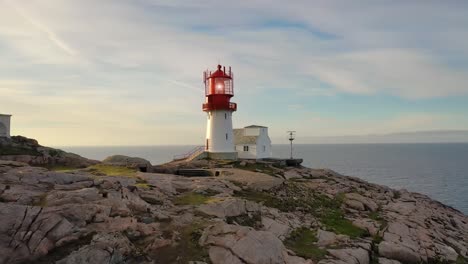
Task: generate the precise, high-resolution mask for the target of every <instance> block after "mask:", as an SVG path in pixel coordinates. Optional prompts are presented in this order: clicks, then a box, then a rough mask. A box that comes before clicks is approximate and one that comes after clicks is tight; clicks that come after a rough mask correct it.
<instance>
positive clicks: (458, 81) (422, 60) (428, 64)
mask: <svg viewBox="0 0 468 264" xmlns="http://www.w3.org/2000/svg"><path fill="white" fill-rule="evenodd" d="M309 69H310V72H311V74H315V75H317V76H318V78H319V79H321V80H322V81H323V82H326V83H329V84H332V85H333V86H334V87H335V88H336V89H338V90H341V91H345V92H349V93H357V94H371V93H383V94H391V95H396V96H401V97H406V98H411V99H418V98H432V97H441V96H456V95H462V94H466V93H468V88H467V86H466V84H467V83H468V75H466V74H465V72H464V71H463V70H461V69H457V68H453V69H450V68H448V67H446V66H444V65H441V64H440V63H437V62H436V61H434V60H433V59H432V58H431V57H429V56H427V55H425V54H422V53H420V52H419V51H413V50H402V49H380V50H369V51H362V52H350V53H346V54H340V55H335V56H330V57H326V58H321V59H319V60H316V61H315V63H314V65H311V66H310V68H309Z"/></svg>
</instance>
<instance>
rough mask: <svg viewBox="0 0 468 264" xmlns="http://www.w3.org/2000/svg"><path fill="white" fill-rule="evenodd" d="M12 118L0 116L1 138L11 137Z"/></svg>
mask: <svg viewBox="0 0 468 264" xmlns="http://www.w3.org/2000/svg"><path fill="white" fill-rule="evenodd" d="M10 119H11V116H8V115H0V137H10Z"/></svg>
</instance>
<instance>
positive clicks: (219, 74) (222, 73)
mask: <svg viewBox="0 0 468 264" xmlns="http://www.w3.org/2000/svg"><path fill="white" fill-rule="evenodd" d="M221 68H222V66H221V65H219V64H218V69H217V70H216V71H215V72H213V73H211V75H210V76H209V77H208V78H229V79H231V69H229V74H226V69H221Z"/></svg>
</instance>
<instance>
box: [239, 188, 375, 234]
mask: <svg viewBox="0 0 468 264" xmlns="http://www.w3.org/2000/svg"><path fill="white" fill-rule="evenodd" d="M282 188H284V189H282V190H281V191H279V192H278V193H281V195H280V196H274V195H272V194H270V193H267V192H262V191H256V190H252V189H247V190H242V191H239V192H234V195H235V196H238V197H241V198H244V199H247V200H251V201H254V202H258V203H262V204H264V205H265V206H268V207H273V208H277V209H279V210H280V211H283V212H293V211H302V212H305V213H310V214H312V215H314V216H316V217H317V218H319V219H320V221H321V222H322V224H323V225H324V226H325V227H326V229H328V230H331V231H334V232H335V233H338V234H343V235H348V236H350V237H352V238H357V237H363V236H367V235H368V232H367V231H365V230H364V229H361V228H359V227H357V226H354V225H353V224H352V222H351V221H349V220H348V219H346V218H345V217H344V212H343V210H342V209H341V205H342V204H343V201H344V199H345V195H344V194H342V193H339V194H337V195H336V196H335V197H333V198H330V197H328V196H326V195H323V194H320V193H316V192H314V191H312V190H310V189H307V188H306V187H303V186H302V185H300V184H297V183H295V182H287V183H286V185H285V186H283V187H282ZM304 188H305V189H304Z"/></svg>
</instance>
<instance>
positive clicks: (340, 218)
mask: <svg viewBox="0 0 468 264" xmlns="http://www.w3.org/2000/svg"><path fill="white" fill-rule="evenodd" d="M320 221H321V222H322V224H323V225H324V226H325V227H326V228H327V229H328V230H332V231H334V232H335V233H338V234H343V235H347V236H349V237H351V238H358V237H364V236H367V235H369V234H368V232H367V231H366V230H364V229H361V228H359V227H357V226H355V225H353V223H352V222H351V221H349V220H348V219H346V218H345V217H344V214H343V212H341V211H340V210H328V211H327V212H325V213H324V214H323V215H322V216H321V217H320Z"/></svg>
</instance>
